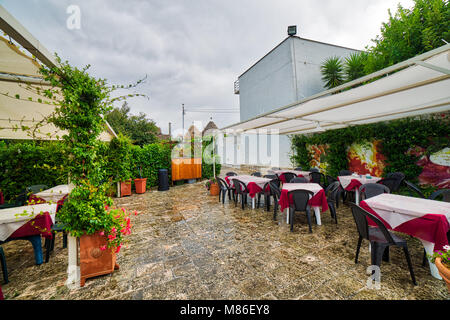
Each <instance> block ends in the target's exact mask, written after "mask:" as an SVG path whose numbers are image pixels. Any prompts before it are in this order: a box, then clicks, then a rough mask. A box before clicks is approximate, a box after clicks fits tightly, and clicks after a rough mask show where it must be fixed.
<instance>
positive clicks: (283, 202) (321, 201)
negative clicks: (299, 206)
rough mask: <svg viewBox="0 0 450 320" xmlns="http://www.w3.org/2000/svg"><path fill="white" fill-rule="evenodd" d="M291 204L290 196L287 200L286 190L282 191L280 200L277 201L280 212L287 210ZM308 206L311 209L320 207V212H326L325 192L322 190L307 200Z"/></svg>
mask: <svg viewBox="0 0 450 320" xmlns="http://www.w3.org/2000/svg"><path fill="white" fill-rule="evenodd" d="M291 203H292V195H291V196H290V197H289V200H288V190H286V189H282V190H281V196H280V200H278V204H279V205H280V210H281V211H283V210H284V209H286V208H288V207H289V205H290V204H291ZM308 204H309V205H310V206H311V207H322V212H324V211H327V210H328V202H327V197H326V195H325V190H323V189H322V190H320V191H319V192H317V193H316V194H315V195H314V196H313V197H312V198H311V199H309V201H308Z"/></svg>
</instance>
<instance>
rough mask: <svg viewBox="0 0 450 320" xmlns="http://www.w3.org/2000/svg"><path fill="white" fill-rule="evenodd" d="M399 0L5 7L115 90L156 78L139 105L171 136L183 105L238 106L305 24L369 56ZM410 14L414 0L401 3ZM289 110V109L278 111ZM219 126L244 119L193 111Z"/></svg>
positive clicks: (195, 0)
mask: <svg viewBox="0 0 450 320" xmlns="http://www.w3.org/2000/svg"><path fill="white" fill-rule="evenodd" d="M398 2H399V1H390V0H378V1H370V0H347V1H335V0H322V1H312V0H303V1H298V0H284V1H275V0H245V1H243V0H241V1H238V0H228V1H220V0H191V1H185V0H171V1H167V0H151V1H137V0H131V1H118V0H116V1H111V0H109V1H108V0H96V1H88V0H84V1H81V0H80V1H76V0H71V1H67V0H64V1H61V0H47V1H44V0H39V1H38V0H23V1H14V0H4V1H3V2H2V5H3V6H4V7H5V8H6V9H7V10H8V11H9V12H10V13H11V14H12V15H13V16H15V17H16V19H18V20H19V21H20V22H21V23H22V24H23V25H24V26H25V27H26V28H27V29H28V30H29V31H30V32H31V33H32V34H33V35H34V36H35V37H36V38H37V39H38V40H39V41H40V42H41V43H42V44H43V45H44V46H45V47H46V48H47V49H49V51H51V52H58V54H59V55H60V56H61V57H62V58H63V59H67V60H69V61H70V63H71V64H73V65H76V66H79V67H82V66H85V65H87V64H91V69H90V72H91V73H92V74H93V75H94V76H96V77H100V78H106V79H108V81H109V82H110V83H116V84H128V83H132V82H134V81H137V80H139V79H141V78H143V77H144V76H145V75H147V76H148V79H147V81H146V82H145V83H144V84H143V85H142V86H141V87H140V88H139V91H140V92H142V93H145V94H147V95H148V96H149V97H150V99H149V100H147V99H144V98H133V99H131V100H130V101H129V106H130V107H131V112H132V113H135V114H137V113H139V112H145V113H146V114H147V115H148V117H149V118H151V119H153V120H155V121H156V123H157V125H159V126H161V128H162V130H163V132H167V128H168V122H172V128H174V129H175V128H177V127H181V104H182V103H184V104H185V106H186V109H187V110H188V111H189V108H191V109H192V108H195V107H202V106H208V107H223V108H233V109H237V108H238V107H239V96H237V95H234V94H233V83H234V81H235V80H236V79H237V77H238V76H239V75H240V74H241V73H242V72H244V71H245V70H246V69H247V68H249V67H250V66H251V65H252V64H253V63H255V62H256V61H257V60H259V59H260V58H261V57H262V56H264V55H265V54H266V53H267V52H268V51H269V50H271V49H272V48H273V47H275V46H276V45H277V44H278V43H280V42H281V41H282V40H283V39H284V38H285V37H286V29H287V26H288V25H292V24H295V25H298V30H299V32H298V34H299V35H300V36H302V37H304V38H308V39H313V40H317V41H322V42H328V43H332V44H337V45H342V46H346V47H351V48H355V49H364V47H365V46H366V45H370V40H371V39H373V38H375V36H376V35H377V34H378V33H379V30H380V27H381V23H382V22H383V21H387V18H388V14H387V9H388V8H391V10H393V12H395V9H396V7H397V3H398ZM400 2H401V3H402V4H403V5H404V6H406V7H410V6H412V4H413V2H412V1H411V0H404V1H400ZM71 4H75V5H78V6H79V7H80V9H81V29H80V30H69V29H67V28H66V19H67V17H68V14H67V13H66V8H67V7H68V6H69V5H71ZM274 107H279V106H274ZM211 116H212V117H213V120H214V121H215V122H216V123H217V125H218V126H219V127H224V126H226V125H229V124H232V123H234V122H238V121H239V114H238V113H234V114H208V113H204V114H201V113H189V112H188V113H187V115H186V118H185V123H186V126H188V125H190V124H191V123H192V122H193V121H195V120H201V121H203V123H204V125H205V124H206V122H207V121H208V120H209V117H211Z"/></svg>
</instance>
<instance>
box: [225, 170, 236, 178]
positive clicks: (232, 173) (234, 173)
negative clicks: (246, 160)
mask: <svg viewBox="0 0 450 320" xmlns="http://www.w3.org/2000/svg"><path fill="white" fill-rule="evenodd" d="M225 175H226V176H227V177H231V176H237V175H238V174H237V173H236V172H233V171H230V172H227V173H226V174H225Z"/></svg>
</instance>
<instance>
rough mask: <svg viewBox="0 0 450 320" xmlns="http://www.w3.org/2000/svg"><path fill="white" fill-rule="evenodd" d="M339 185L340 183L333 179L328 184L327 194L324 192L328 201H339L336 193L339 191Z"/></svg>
mask: <svg viewBox="0 0 450 320" xmlns="http://www.w3.org/2000/svg"><path fill="white" fill-rule="evenodd" d="M340 186H341V184H340V183H339V181H335V182H333V183H332V184H330V185H329V186H328V187H329V191H328V194H326V193H325V195H327V200H328V201H332V202H334V203H337V202H338V201H339V199H338V193H339V189H340Z"/></svg>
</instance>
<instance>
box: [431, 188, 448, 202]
mask: <svg viewBox="0 0 450 320" xmlns="http://www.w3.org/2000/svg"><path fill="white" fill-rule="evenodd" d="M440 196H442V201H444V202H450V189H439V190H436V191H435V192H433V193H432V194H431V195H430V197H429V198H428V199H430V200H437V198H440Z"/></svg>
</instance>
